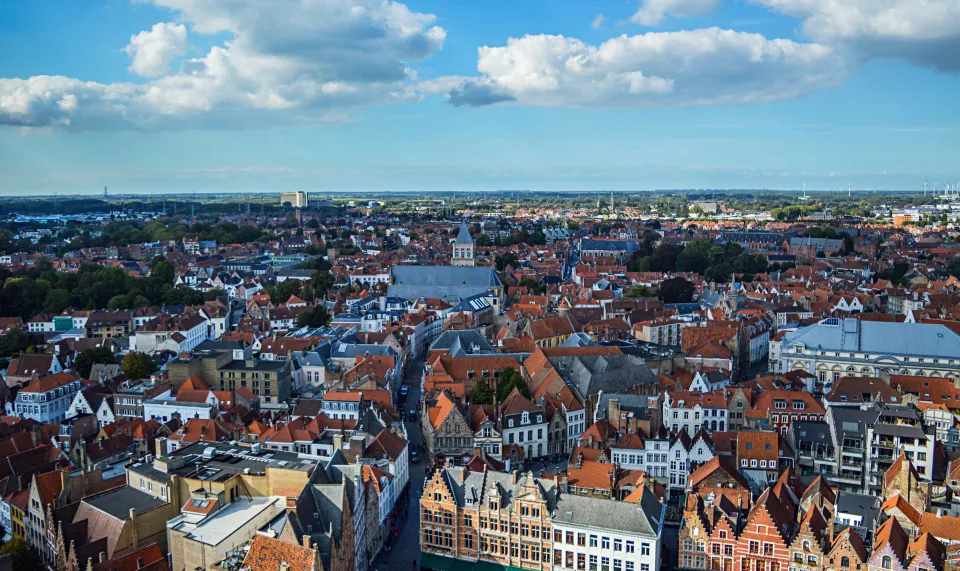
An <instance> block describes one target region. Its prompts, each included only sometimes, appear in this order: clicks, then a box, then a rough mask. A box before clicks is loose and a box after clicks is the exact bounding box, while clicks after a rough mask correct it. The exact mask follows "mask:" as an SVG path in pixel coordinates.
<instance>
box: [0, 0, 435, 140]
mask: <svg viewBox="0 0 960 571" xmlns="http://www.w3.org/2000/svg"><path fill="white" fill-rule="evenodd" d="M152 2H153V3H154V4H156V5H158V6H160V7H164V8H168V9H170V10H171V11H173V12H174V14H175V16H176V18H175V19H176V20H177V21H179V22H182V24H157V25H156V26H154V27H153V28H152V29H151V30H148V31H145V32H141V33H139V34H136V35H134V36H133V37H132V38H131V42H130V44H129V46H128V47H127V48H126V51H127V52H128V53H130V54H131V56H132V57H133V60H132V63H131V69H132V70H133V71H135V72H136V73H138V74H141V75H147V76H154V77H156V76H161V77H158V78H157V79H153V80H151V81H148V82H146V83H115V84H102V83H96V82H87V81H82V80H80V79H75V78H70V77H62V76H36V77H31V78H27V79H0V125H4V124H5V125H16V126H23V127H62V128H69V129H75V130H79V129H104V128H106V129H118V128H146V129H156V128H180V127H190V128H196V127H203V126H214V127H224V128H244V127H257V126H267V125H272V124H276V123H278V122H283V121H293V120H296V121H302V120H305V118H306V119H309V118H310V116H313V117H314V118H315V120H316V121H317V122H320V123H323V122H327V123H342V122H344V117H346V115H345V114H344V112H345V110H348V109H350V108H354V107H358V106H363V105H374V104H390V103H395V102H401V101H406V100H409V99H411V98H413V97H417V96H418V94H417V92H416V91H415V90H414V89H412V86H413V83H414V81H415V78H416V76H415V73H414V71H413V69H412V68H411V64H412V63H414V62H417V61H421V60H423V59H424V58H427V57H429V56H431V55H432V54H434V53H435V52H436V51H437V50H439V49H440V48H441V47H442V45H443V42H444V40H445V38H446V32H445V31H444V30H443V29H442V28H441V27H439V26H437V25H435V21H436V17H435V16H433V15H431V14H421V13H417V12H412V11H411V10H409V9H408V8H407V7H406V6H405V5H403V4H399V3H397V2H390V1H382V0H329V1H326V2H288V1H286V0H257V1H256V2H236V1H235V0H152ZM187 28H189V29H190V32H191V33H198V34H225V35H226V36H227V37H228V38H229V39H228V40H227V41H224V42H223V44H222V45H215V46H213V47H212V48H211V49H210V50H209V52H207V53H206V54H205V55H203V56H201V57H197V58H189V59H184V60H182V62H181V65H180V70H179V71H178V72H176V73H172V74H167V75H163V74H164V73H167V72H168V71H169V66H170V64H171V63H172V61H173V60H174V59H175V58H176V57H178V56H179V55H182V54H184V53H186V33H187ZM324 117H326V119H324ZM347 120H348V119H347Z"/></svg>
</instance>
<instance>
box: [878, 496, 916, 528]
mask: <svg viewBox="0 0 960 571" xmlns="http://www.w3.org/2000/svg"><path fill="white" fill-rule="evenodd" d="M880 509H881V510H883V511H884V512H885V513H887V512H888V511H889V510H892V509H898V510H900V512H901V513H902V514H903V515H904V516H906V518H907V519H909V520H910V521H911V522H913V524H914V525H920V519H921V516H920V512H919V511H917V508H915V507H913V506H912V505H910V502H908V501H907V500H906V499H904V497H903V496H901V495H900V494H894V495H892V496H890V497H889V498H887V500H886V501H885V502H883V505H882V506H880Z"/></svg>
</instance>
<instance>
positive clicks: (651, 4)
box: [630, 0, 720, 26]
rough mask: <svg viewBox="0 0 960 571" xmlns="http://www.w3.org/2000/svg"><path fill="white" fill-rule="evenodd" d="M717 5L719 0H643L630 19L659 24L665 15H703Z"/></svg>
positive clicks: (653, 24)
mask: <svg viewBox="0 0 960 571" xmlns="http://www.w3.org/2000/svg"><path fill="white" fill-rule="evenodd" d="M719 5H720V0H644V2H643V5H642V6H640V8H639V9H638V10H637V11H636V12H635V13H634V14H633V16H631V17H630V21H631V22H633V23H634V24H641V25H643V26H659V25H660V24H662V23H663V21H664V20H665V19H666V17H667V16H673V17H675V18H693V17H695V16H703V15H704V14H710V13H712V12H713V11H714V10H716V9H717V6H719Z"/></svg>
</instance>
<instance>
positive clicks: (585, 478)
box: [567, 461, 613, 490]
mask: <svg viewBox="0 0 960 571" xmlns="http://www.w3.org/2000/svg"><path fill="white" fill-rule="evenodd" d="M567 483H568V484H569V485H571V486H578V487H580V488H593V489H603V490H609V489H611V488H612V487H613V464H607V463H604V462H589V461H586V462H583V463H582V464H581V465H580V467H579V468H577V467H576V466H575V465H574V466H570V467H568V468H567Z"/></svg>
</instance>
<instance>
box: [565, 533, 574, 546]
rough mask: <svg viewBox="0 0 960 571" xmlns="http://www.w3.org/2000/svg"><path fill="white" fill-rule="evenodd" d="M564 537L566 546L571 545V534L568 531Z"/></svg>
mask: <svg viewBox="0 0 960 571" xmlns="http://www.w3.org/2000/svg"><path fill="white" fill-rule="evenodd" d="M566 536H567V539H566V541H564V543H566V544H567V545H573V532H572V531H568V532H567V534H566Z"/></svg>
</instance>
